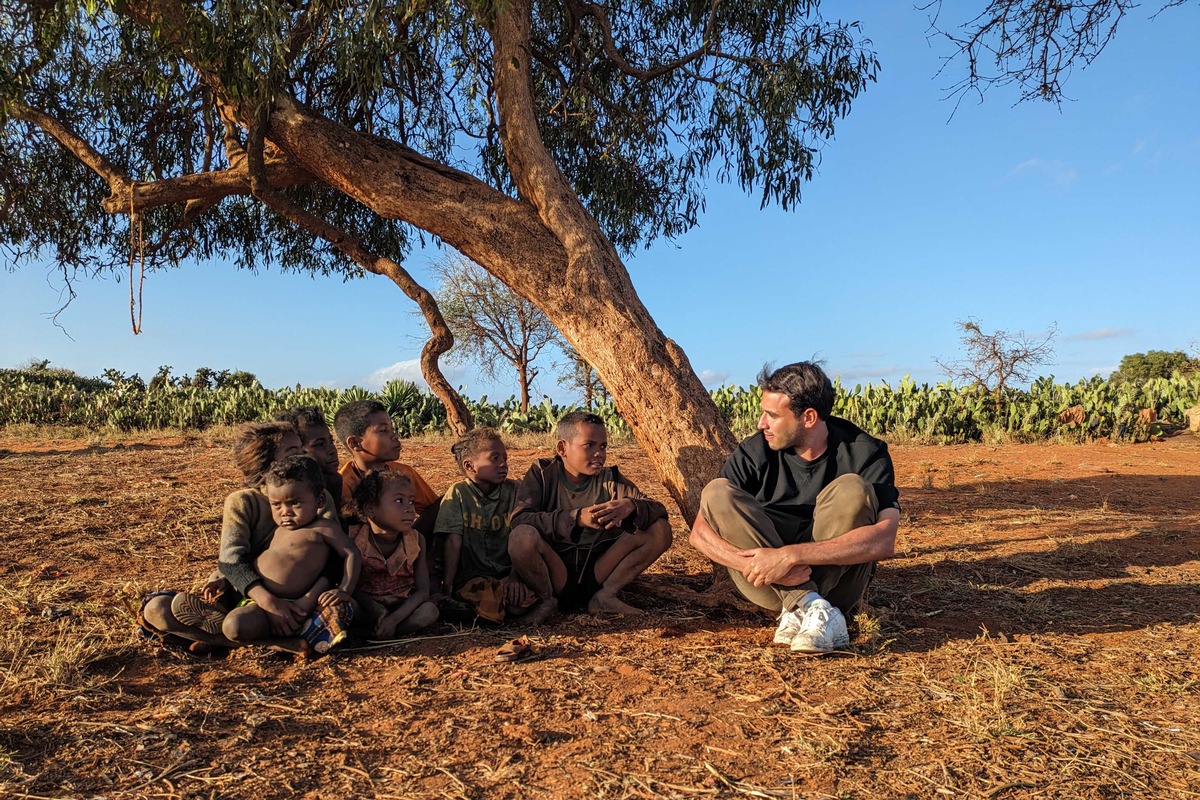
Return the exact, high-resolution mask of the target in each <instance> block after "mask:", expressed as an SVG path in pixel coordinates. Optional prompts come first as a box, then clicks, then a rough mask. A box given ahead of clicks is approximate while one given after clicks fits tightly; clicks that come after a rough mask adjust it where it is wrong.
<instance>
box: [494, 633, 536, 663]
mask: <svg viewBox="0 0 1200 800" xmlns="http://www.w3.org/2000/svg"><path fill="white" fill-rule="evenodd" d="M533 654H534V652H533V646H532V645H530V644H529V637H528V636H519V637H517V638H516V639H511V640H509V641H507V642H505V643H504V644H503V645H501V646H500V649H499V650H497V651H496V661H498V662H500V663H502V664H512V663H515V662H517V661H525V660H526V659H529V658H532V657H533Z"/></svg>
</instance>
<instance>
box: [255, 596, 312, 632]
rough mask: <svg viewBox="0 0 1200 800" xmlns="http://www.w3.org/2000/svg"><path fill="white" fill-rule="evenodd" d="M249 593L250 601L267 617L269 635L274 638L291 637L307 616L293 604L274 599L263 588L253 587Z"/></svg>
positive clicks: (277, 598) (274, 597)
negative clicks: (274, 636) (269, 629)
mask: <svg viewBox="0 0 1200 800" xmlns="http://www.w3.org/2000/svg"><path fill="white" fill-rule="evenodd" d="M250 592H251V598H250V599H252V600H253V601H254V602H255V603H256V604H257V605H258V607H259V608H261V609H262V610H263V613H265V614H266V615H267V622H268V623H269V624H270V626H271V633H273V634H275V635H276V636H291V635H292V634H294V633H295V632H296V631H297V630H299V628H300V623H301V622H303V621H304V618H305V617H307V616H308V614H306V613H304V612H303V611H301V610H300V608H299V607H297V606H296V604H295V603H292V602H289V601H287V600H284V599H282V598H279V597H276V596H275V595H273V594H271V591H270V590H269V589H267V588H266V587H265V586H261V585H256V586H253V587H251V589H250Z"/></svg>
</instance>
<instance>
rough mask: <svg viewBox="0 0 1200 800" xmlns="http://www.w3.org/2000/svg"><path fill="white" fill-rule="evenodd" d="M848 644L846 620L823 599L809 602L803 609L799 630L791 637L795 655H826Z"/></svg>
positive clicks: (819, 598) (848, 635)
mask: <svg viewBox="0 0 1200 800" xmlns="http://www.w3.org/2000/svg"><path fill="white" fill-rule="evenodd" d="M848 644H850V634H849V632H847V630H846V618H845V617H844V616H842V612H841V611H839V610H838V609H836V608H834V607H833V606H831V605H830V604H829V601H828V600H826V599H825V598H823V597H818V598H817V599H816V600H810V601H809V602H808V604H807V605H805V606H804V608H803V617H802V618H801V622H800V630H799V631H797V632H796V633H795V635H794V636H793V637H792V651H793V652H796V653H828V652H831V651H833V650H836V649H837V648H839V647H845V646H846V645H848Z"/></svg>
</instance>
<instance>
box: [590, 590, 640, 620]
mask: <svg viewBox="0 0 1200 800" xmlns="http://www.w3.org/2000/svg"><path fill="white" fill-rule="evenodd" d="M588 613H589V614H623V615H625V616H627V617H636V616H638V615H639V614H642V613H643V612H642V610H641V609H640V608H634V607H633V606H631V605H629V604H628V603H624V602H622V601H620V600H618V599H617V598H616V595H610V594H605V593H604V592H602V591H601V592H596V594H594V595H592V599H591V600H589V601H588Z"/></svg>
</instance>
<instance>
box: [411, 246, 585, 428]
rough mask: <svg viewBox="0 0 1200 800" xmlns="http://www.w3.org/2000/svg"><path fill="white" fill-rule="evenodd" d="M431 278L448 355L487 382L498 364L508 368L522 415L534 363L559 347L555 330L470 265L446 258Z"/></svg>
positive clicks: (531, 307)
mask: <svg viewBox="0 0 1200 800" xmlns="http://www.w3.org/2000/svg"><path fill="white" fill-rule="evenodd" d="M433 272H434V274H435V275H437V276H438V279H439V282H440V289H439V290H438V295H437V303H438V306H440V307H441V309H442V315H443V316H444V317H445V318H446V324H447V325H448V326H449V327H450V330H451V332H452V333H453V334H454V342H455V344H454V349H455V350H457V351H459V352H461V353H462V355H463V356H465V357H466V358H467V359H469V360H471V361H473V362H475V363H476V364H477V365H478V366H479V368H480V370H481V371H482V372H483V374H484V375H486V376H488V377H489V378H495V377H496V367H497V366H498V365H499V364H501V363H503V362H507V363H508V364H511V365H512V366H513V368H515V369H516V371H517V383H518V385H519V386H520V390H521V413H522V414H525V413H528V412H529V394H530V388H531V387H532V385H533V381H534V379H535V378H537V376H538V373H539V372H540V369H539V368H538V367H537V366H536V365H535V363H534V362H536V361H537V358H538V356H539V355H541V353H542V351H543V350H545V349H546V347H548V346H550V345H555V346H557V347H563V346H564V344H565V343H564V342H563V339H562V335H561V334H559V332H558V329H557V328H555V327H554V325H553V324H551V322H550V320H549V319H548V318H547V317H546V315H545V314H544V313H542V311H541V310H540V309H539V308H538V307H537V306H535V305H534V304H533V303H531V302H529V301H528V300H526V299H525V298H523V297H521V296H520V295H518V294H516V293H515V292H514V291H513V290H512V289H510V288H508V287H507V286H505V285H504V284H503V283H501V282H500V280H499V279H498V278H496V277H495V276H493V275H492V274H491V273H489V272H488V271H487V270H485V269H483V267H480V266H479V265H478V264H476V263H475V262H473V261H471V260H470V259H467V258H464V257H462V256H447V257H445V258H443V259H442V260H441V261H439V262H437V263H436V264H435V265H434V267H433Z"/></svg>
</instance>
